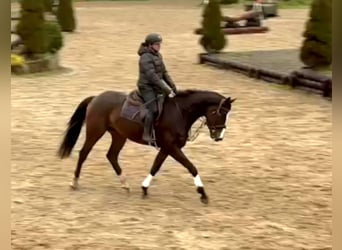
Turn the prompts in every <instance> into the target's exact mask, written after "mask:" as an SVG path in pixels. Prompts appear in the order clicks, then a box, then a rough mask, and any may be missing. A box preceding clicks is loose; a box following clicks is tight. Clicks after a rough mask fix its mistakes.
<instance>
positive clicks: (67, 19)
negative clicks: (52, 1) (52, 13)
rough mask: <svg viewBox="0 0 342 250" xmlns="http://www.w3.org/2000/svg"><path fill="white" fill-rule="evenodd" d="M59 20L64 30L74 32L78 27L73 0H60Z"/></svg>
mask: <svg viewBox="0 0 342 250" xmlns="http://www.w3.org/2000/svg"><path fill="white" fill-rule="evenodd" d="M57 20H58V23H59V25H60V26H61V30H62V31H66V32H73V31H74V30H75V29H76V20H75V16H74V10H73V7H72V0H59V5H58V8H57Z"/></svg>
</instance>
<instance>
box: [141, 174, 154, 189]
mask: <svg viewBox="0 0 342 250" xmlns="http://www.w3.org/2000/svg"><path fill="white" fill-rule="evenodd" d="M152 179H153V176H152V175H151V174H149V175H148V176H147V177H146V178H145V180H144V181H143V183H142V186H143V187H146V188H147V187H149V186H150V183H151V181H152Z"/></svg>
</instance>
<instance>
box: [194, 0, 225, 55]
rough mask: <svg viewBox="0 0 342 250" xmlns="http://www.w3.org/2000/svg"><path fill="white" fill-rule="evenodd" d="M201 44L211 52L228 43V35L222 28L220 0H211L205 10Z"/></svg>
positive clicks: (220, 48)
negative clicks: (226, 35)
mask: <svg viewBox="0 0 342 250" xmlns="http://www.w3.org/2000/svg"><path fill="white" fill-rule="evenodd" d="M202 16H203V20H202V30H203V35H202V37H201V38H200V44H201V45H202V46H203V48H204V49H205V50H206V51H207V52H209V53H212V52H218V51H220V50H222V49H223V48H224V47H225V45H226V37H225V34H224V33H223V31H222V29H221V20H222V14H221V9H220V5H219V2H218V0H209V3H208V4H207V5H206V6H205V8H204V11H203V15H202Z"/></svg>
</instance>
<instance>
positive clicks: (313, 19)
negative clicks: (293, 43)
mask: <svg viewBox="0 0 342 250" xmlns="http://www.w3.org/2000/svg"><path fill="white" fill-rule="evenodd" d="M331 3H332V1H331V0H314V1H313V2H312V5H311V11H310V17H309V20H308V21H307V23H306V30H305V32H304V33H303V37H304V41H303V44H302V47H301V51H300V59H301V60H302V62H303V63H304V64H305V65H307V66H309V67H313V68H316V67H317V68H319V67H325V66H329V65H330V64H331V61H332V31H331V29H332V27H331V25H332V24H331V21H332V20H331V19H332V16H331V12H332V9H331Z"/></svg>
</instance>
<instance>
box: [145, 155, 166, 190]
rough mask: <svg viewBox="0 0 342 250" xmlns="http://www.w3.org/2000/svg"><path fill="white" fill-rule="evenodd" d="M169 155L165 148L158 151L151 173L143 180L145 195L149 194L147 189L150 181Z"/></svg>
mask: <svg viewBox="0 0 342 250" xmlns="http://www.w3.org/2000/svg"><path fill="white" fill-rule="evenodd" d="M167 156H168V154H167V153H165V152H164V151H163V150H160V151H159V152H158V154H157V156H156V158H155V159H154V162H153V165H152V167H151V170H150V173H149V175H148V176H147V177H146V178H145V179H144V181H143V182H142V185H141V188H142V190H143V197H146V196H147V189H148V187H149V186H150V183H151V181H152V179H153V177H154V176H155V175H156V174H157V172H158V171H159V169H160V167H161V165H162V164H163V163H164V161H165V159H166V157H167Z"/></svg>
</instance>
